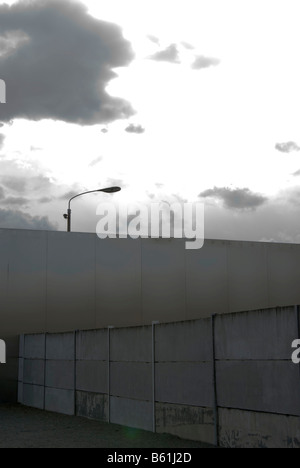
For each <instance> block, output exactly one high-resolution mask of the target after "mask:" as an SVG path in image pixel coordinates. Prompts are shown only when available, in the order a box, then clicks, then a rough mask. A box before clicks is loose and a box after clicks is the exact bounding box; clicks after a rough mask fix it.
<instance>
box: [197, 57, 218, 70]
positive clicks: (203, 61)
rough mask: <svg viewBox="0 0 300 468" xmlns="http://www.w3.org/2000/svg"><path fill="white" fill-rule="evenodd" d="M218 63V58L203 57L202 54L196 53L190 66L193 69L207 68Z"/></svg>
mask: <svg viewBox="0 0 300 468" xmlns="http://www.w3.org/2000/svg"><path fill="white" fill-rule="evenodd" d="M219 63H220V60H219V59H216V58H213V57H205V56H204V55H197V56H196V57H195V61H194V62H193V63H192V65H191V67H192V68H193V69H194V70H201V69H202V68H208V67H212V66H216V65H219Z"/></svg>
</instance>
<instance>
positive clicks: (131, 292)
mask: <svg viewBox="0 0 300 468" xmlns="http://www.w3.org/2000/svg"><path fill="white" fill-rule="evenodd" d="M299 276H300V245H292V244H291V245H286V244H272V243H258V242H237V241H219V240H208V239H207V240H205V243H204V247H203V248H202V249H199V250H186V249H185V240H184V239H136V240H134V239H130V238H129V239H105V240H101V239H99V238H98V237H97V236H96V235H95V234H82V233H66V232H44V231H29V230H10V229H0V303H1V308H0V339H4V340H5V341H6V342H7V351H8V353H7V354H8V356H7V357H8V363H7V364H6V365H5V366H4V365H2V366H1V365H0V402H1V401H3V400H7V399H8V398H10V399H12V400H13V399H15V398H16V392H17V385H16V380H17V377H16V376H17V354H18V353H17V348H18V342H17V336H18V335H20V334H24V333H25V334H26V333H45V332H49V333H55V332H64V331H73V330H77V329H81V330H83V329H93V328H100V327H106V326H109V325H113V326H116V327H123V326H135V325H149V324H151V322H152V321H153V320H159V321H160V322H173V321H182V320H195V319H199V318H201V317H208V316H210V315H211V314H213V313H218V314H223V313H228V312H237V311H245V310H251V309H258V308H266V307H277V306H285V305H293V304H299V303H300V288H299V287H298V282H297V281H298V280H297V279H298V278H299Z"/></svg>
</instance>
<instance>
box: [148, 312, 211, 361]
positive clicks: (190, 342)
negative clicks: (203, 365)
mask: <svg viewBox="0 0 300 468" xmlns="http://www.w3.org/2000/svg"><path fill="white" fill-rule="evenodd" d="M211 359H212V345H211V323H210V319H203V320H198V321H186V322H178V323H168V324H159V325H156V326H155V360H156V361H158V362H159V361H162V362H164V361H168V362H177V361H180V362H183V361H189V362H191V361H211Z"/></svg>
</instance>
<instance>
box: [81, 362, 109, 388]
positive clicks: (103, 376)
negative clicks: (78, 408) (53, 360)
mask: <svg viewBox="0 0 300 468" xmlns="http://www.w3.org/2000/svg"><path fill="white" fill-rule="evenodd" d="M107 386H108V385H107V363H106V362H103V361H100V362H98V361H77V362H76V389H77V390H83V391H86V392H94V393H107Z"/></svg>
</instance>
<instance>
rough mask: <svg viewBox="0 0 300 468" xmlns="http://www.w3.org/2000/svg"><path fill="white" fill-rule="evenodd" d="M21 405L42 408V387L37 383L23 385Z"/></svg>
mask: <svg viewBox="0 0 300 468" xmlns="http://www.w3.org/2000/svg"><path fill="white" fill-rule="evenodd" d="M23 405H25V406H31V407H32V408H38V409H43V408H44V387H40V386H38V385H28V384H24V385H23Z"/></svg>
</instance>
